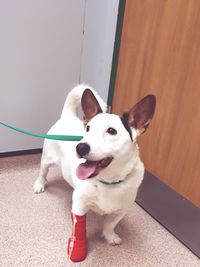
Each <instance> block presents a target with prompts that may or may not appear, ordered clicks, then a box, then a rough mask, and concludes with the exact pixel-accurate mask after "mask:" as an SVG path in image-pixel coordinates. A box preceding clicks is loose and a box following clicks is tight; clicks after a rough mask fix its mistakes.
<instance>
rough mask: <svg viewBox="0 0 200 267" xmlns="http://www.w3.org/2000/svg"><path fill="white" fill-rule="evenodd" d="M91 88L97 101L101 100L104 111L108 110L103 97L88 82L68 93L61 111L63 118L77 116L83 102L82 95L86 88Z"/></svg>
mask: <svg viewBox="0 0 200 267" xmlns="http://www.w3.org/2000/svg"><path fill="white" fill-rule="evenodd" d="M87 88H88V89H90V90H91V91H92V92H93V94H94V96H95V97H96V99H97V101H98V102H99V104H100V106H101V108H102V110H103V112H106V110H107V105H106V103H105V102H104V101H103V99H102V98H101V97H100V96H99V95H98V94H97V92H96V91H95V90H93V88H91V87H90V86H88V85H86V84H80V85H77V86H76V87H74V88H73V89H72V90H71V91H70V92H69V94H68V96H67V99H66V101H65V104H64V107H63V110H62V113H61V118H63V117H66V116H77V108H78V107H79V105H80V104H81V97H82V95H83V92H84V91H85V89H87Z"/></svg>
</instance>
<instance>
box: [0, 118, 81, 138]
mask: <svg viewBox="0 0 200 267" xmlns="http://www.w3.org/2000/svg"><path fill="white" fill-rule="evenodd" d="M0 125H3V126H5V127H7V128H10V129H12V130H14V131H17V132H20V133H23V134H27V135H31V136H35V137H40V138H45V139H51V140H59V141H80V140H81V139H82V138H83V136H79V135H54V134H53V135H52V134H35V133H31V132H28V131H25V130H22V129H20V128H17V127H13V126H11V125H8V124H6V123H3V122H1V121H0Z"/></svg>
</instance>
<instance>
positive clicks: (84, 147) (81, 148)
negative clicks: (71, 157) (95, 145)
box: [76, 143, 90, 158]
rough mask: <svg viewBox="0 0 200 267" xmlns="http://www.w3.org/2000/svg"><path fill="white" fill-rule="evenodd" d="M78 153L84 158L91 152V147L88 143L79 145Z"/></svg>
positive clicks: (77, 147)
mask: <svg viewBox="0 0 200 267" xmlns="http://www.w3.org/2000/svg"><path fill="white" fill-rule="evenodd" d="M76 152H77V154H78V155H79V157H80V158H82V157H84V156H85V155H87V154H88V153H89V152H90V146H89V145H88V144H87V143H79V144H78V145H77V146H76Z"/></svg>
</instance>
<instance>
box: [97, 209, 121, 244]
mask: <svg viewBox="0 0 200 267" xmlns="http://www.w3.org/2000/svg"><path fill="white" fill-rule="evenodd" d="M124 215H125V213H124V212H123V213H118V214H108V215H106V216H105V220H104V223H103V232H102V237H104V238H105V239H106V241H107V242H108V244H110V245H113V246H114V245H120V244H121V243H122V240H121V238H120V237H119V236H118V235H117V234H116V233H115V231H114V229H115V227H116V225H117V224H118V223H119V221H120V220H121V219H122V218H123V217H124Z"/></svg>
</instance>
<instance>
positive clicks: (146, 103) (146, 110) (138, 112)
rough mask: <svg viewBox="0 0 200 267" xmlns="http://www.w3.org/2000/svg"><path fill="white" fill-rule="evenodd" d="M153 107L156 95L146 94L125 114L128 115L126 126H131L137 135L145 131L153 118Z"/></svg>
mask: <svg viewBox="0 0 200 267" xmlns="http://www.w3.org/2000/svg"><path fill="white" fill-rule="evenodd" d="M155 107H156V97H155V96H154V95H147V96H146V97H144V98H143V99H142V100H140V101H139V102H138V103H137V104H136V105H135V106H133V107H132V108H131V110H129V112H128V113H127V114H126V116H127V117H128V126H129V127H130V128H131V127H133V128H134V129H135V130H136V132H137V135H140V134H141V133H144V132H145V131H146V129H147V127H148V126H149V124H150V122H151V120H152V118H153V115H154V112H155Z"/></svg>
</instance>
